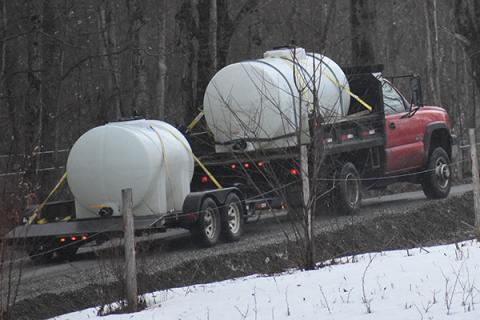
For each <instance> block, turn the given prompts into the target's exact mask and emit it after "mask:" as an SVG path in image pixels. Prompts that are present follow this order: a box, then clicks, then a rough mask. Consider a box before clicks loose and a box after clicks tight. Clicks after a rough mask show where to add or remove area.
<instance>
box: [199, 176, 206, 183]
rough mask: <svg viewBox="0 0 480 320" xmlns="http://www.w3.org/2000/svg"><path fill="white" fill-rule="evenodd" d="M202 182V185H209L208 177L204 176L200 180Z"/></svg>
mask: <svg viewBox="0 0 480 320" xmlns="http://www.w3.org/2000/svg"><path fill="white" fill-rule="evenodd" d="M200 182H201V183H202V184H207V183H208V176H202V177H201V178H200Z"/></svg>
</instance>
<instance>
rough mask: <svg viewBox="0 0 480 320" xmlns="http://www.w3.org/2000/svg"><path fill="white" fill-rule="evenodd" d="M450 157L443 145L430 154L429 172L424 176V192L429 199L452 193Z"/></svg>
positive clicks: (440, 197) (444, 196) (441, 197)
mask: <svg viewBox="0 0 480 320" xmlns="http://www.w3.org/2000/svg"><path fill="white" fill-rule="evenodd" d="M449 166H450V158H449V156H448V154H447V152H446V151H445V150H444V149H443V148H442V147H437V148H435V149H434V150H433V152H432V153H431V154H430V156H429V159H428V163H427V170H428V171H427V172H426V173H425V174H424V176H423V177H422V189H423V193H425V195H426V196H427V198H428V199H443V198H446V197H447V196H448V194H449V193H450V188H451V187H452V186H451V184H452V181H451V177H450V167H449Z"/></svg>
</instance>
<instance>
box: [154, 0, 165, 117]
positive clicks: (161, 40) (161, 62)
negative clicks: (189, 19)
mask: <svg viewBox="0 0 480 320" xmlns="http://www.w3.org/2000/svg"><path fill="white" fill-rule="evenodd" d="M157 6H158V7H157V8H158V10H157V17H158V18H157V33H158V60H157V69H158V78H157V86H156V94H157V117H158V119H164V118H165V108H166V106H165V94H166V84H167V70H168V69H167V0H161V1H158V2H157Z"/></svg>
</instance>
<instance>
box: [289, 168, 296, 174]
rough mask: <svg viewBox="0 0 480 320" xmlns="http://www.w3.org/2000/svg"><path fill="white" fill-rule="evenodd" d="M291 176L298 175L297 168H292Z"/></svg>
mask: <svg viewBox="0 0 480 320" xmlns="http://www.w3.org/2000/svg"><path fill="white" fill-rule="evenodd" d="M290 174H291V175H292V176H296V175H298V170H297V169H295V168H292V169H290Z"/></svg>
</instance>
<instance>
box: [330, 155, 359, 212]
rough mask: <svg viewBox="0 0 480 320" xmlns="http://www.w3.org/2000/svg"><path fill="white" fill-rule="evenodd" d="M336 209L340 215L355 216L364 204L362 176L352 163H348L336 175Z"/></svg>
mask: <svg viewBox="0 0 480 320" xmlns="http://www.w3.org/2000/svg"><path fill="white" fill-rule="evenodd" d="M336 180H337V181H335V182H336V186H335V201H334V202H335V207H336V211H337V213H339V214H348V215H349V214H354V213H355V212H356V211H357V210H358V209H359V208H360V205H361V202H362V190H361V188H362V187H361V181H360V175H359V174H358V171H357V168H355V165H354V164H353V163H351V162H346V163H344V164H343V165H342V167H341V168H340V171H339V172H338V173H337V175H336Z"/></svg>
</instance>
